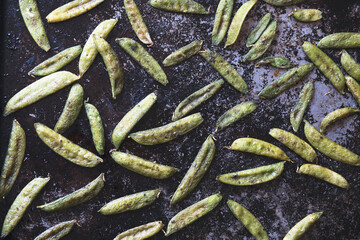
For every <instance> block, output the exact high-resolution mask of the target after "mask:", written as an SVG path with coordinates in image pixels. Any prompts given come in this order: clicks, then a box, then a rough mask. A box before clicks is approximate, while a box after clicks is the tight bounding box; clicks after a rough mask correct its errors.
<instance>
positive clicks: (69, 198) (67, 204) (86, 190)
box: [37, 173, 104, 212]
mask: <svg viewBox="0 0 360 240" xmlns="http://www.w3.org/2000/svg"><path fill="white" fill-rule="evenodd" d="M103 187H104V174H103V173H101V174H100V175H99V176H98V177H97V178H96V179H95V180H93V181H92V182H90V183H88V184H87V185H86V186H85V187H83V188H80V189H78V190H76V191H74V192H73V193H70V194H68V195H66V196H64V197H61V198H59V199H57V200H55V201H52V202H50V203H46V204H44V205H41V206H37V208H40V209H41V210H43V211H45V212H53V211H59V210H64V209H68V208H71V207H74V206H77V205H80V204H82V203H84V202H87V201H90V200H91V199H93V198H94V197H96V195H98V194H99V192H100V191H101V189H102V188H103Z"/></svg>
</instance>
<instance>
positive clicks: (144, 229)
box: [114, 221, 164, 240]
mask: <svg viewBox="0 0 360 240" xmlns="http://www.w3.org/2000/svg"><path fill="white" fill-rule="evenodd" d="M163 227H164V224H163V223H162V222H161V221H157V222H151V223H147V224H144V225H141V226H138V227H135V228H132V229H129V230H127V231H125V232H122V233H120V234H119V235H117V236H116V237H115V238H114V240H130V239H134V240H136V239H139V240H140V239H146V238H149V237H151V236H154V235H155V234H157V233H158V232H160V230H161V229H162V228H163Z"/></svg>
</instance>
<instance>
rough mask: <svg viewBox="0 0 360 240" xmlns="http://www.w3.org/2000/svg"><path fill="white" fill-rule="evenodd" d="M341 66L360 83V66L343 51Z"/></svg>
mask: <svg viewBox="0 0 360 240" xmlns="http://www.w3.org/2000/svg"><path fill="white" fill-rule="evenodd" d="M341 65H342V66H343V68H344V69H345V71H346V72H347V73H348V74H349V75H350V76H352V77H353V78H354V79H355V80H357V81H360V64H359V63H357V62H356V61H355V59H354V58H353V57H352V56H351V55H350V54H349V53H348V52H347V51H346V50H342V53H341Z"/></svg>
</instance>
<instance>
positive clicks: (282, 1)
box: [264, 0, 305, 7]
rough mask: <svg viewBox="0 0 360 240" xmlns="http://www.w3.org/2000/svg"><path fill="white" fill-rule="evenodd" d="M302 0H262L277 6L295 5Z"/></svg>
mask: <svg viewBox="0 0 360 240" xmlns="http://www.w3.org/2000/svg"><path fill="white" fill-rule="evenodd" d="M303 1H305V0H264V2H266V3H268V4H270V5H273V6H277V7H283V6H290V5H295V4H298V3H302V2H303Z"/></svg>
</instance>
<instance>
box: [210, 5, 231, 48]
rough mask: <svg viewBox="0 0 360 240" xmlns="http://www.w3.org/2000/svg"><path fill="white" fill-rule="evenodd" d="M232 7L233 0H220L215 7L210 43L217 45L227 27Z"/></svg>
mask: <svg viewBox="0 0 360 240" xmlns="http://www.w3.org/2000/svg"><path fill="white" fill-rule="evenodd" d="M233 7H234V0H221V1H220V2H219V5H218V7H217V9H216V14H215V20H214V27H213V30H212V44H213V45H219V44H220V43H221V41H222V40H223V39H224V37H225V34H226V32H227V30H228V28H229V24H230V18H231V14H232V10H233Z"/></svg>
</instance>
